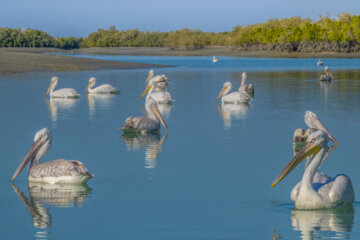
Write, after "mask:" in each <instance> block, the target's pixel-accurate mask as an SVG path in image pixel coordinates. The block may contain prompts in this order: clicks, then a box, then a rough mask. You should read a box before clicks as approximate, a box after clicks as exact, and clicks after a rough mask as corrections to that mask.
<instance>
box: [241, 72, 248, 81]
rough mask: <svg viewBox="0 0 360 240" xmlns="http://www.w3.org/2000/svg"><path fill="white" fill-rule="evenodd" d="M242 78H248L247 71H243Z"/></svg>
mask: <svg viewBox="0 0 360 240" xmlns="http://www.w3.org/2000/svg"><path fill="white" fill-rule="evenodd" d="M241 78H242V79H245V80H246V78H247V73H246V72H243V73H242V74H241Z"/></svg>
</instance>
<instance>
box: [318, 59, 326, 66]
mask: <svg viewBox="0 0 360 240" xmlns="http://www.w3.org/2000/svg"><path fill="white" fill-rule="evenodd" d="M323 64H324V63H323V62H322V61H321V59H320V58H319V61H318V62H317V65H318V66H322V65H323Z"/></svg>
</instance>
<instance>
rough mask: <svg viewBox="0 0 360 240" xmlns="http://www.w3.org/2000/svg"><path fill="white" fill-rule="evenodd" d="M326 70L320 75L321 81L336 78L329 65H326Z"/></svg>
mask: <svg viewBox="0 0 360 240" xmlns="http://www.w3.org/2000/svg"><path fill="white" fill-rule="evenodd" d="M324 71H325V73H324V74H322V75H321V76H320V81H328V82H330V81H331V80H333V79H334V76H333V75H332V73H331V72H330V69H329V67H328V66H325V67H324Z"/></svg>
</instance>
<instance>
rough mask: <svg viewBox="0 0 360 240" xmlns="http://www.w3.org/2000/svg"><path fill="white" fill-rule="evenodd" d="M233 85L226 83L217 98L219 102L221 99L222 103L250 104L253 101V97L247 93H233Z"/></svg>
mask: <svg viewBox="0 0 360 240" xmlns="http://www.w3.org/2000/svg"><path fill="white" fill-rule="evenodd" d="M231 88H232V84H231V83H230V82H225V83H224V86H223V88H222V89H221V91H220V93H219V94H218V96H217V97H216V100H215V101H217V100H218V99H219V98H220V97H221V103H235V104H237V103H248V102H250V101H251V99H252V98H251V97H250V95H249V94H247V93H246V92H245V91H238V92H232V93H229V92H230V91H231Z"/></svg>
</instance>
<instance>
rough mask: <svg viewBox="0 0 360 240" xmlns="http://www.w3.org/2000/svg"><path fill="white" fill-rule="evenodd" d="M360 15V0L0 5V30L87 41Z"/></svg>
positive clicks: (44, 0)
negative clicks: (97, 36)
mask: <svg viewBox="0 0 360 240" xmlns="http://www.w3.org/2000/svg"><path fill="white" fill-rule="evenodd" d="M342 12H350V13H352V14H357V15H359V14H360V0H250V1H249V0H247V1H243V0H222V1H220V0H177V1H174V0H127V1H124V0H61V1H59V0H58V1H54V0H11V1H9V0H0V27H10V28H22V29H26V28H33V29H39V30H43V31H45V32H48V33H50V34H51V35H52V36H54V37H70V36H74V37H86V36H87V35H88V34H89V33H92V32H96V31H97V30H98V29H99V28H104V29H108V28H109V27H110V26H115V27H116V28H117V29H124V30H127V29H139V30H147V31H163V32H167V31H171V30H178V29H182V28H185V27H186V28H191V29H200V30H203V31H211V32H224V31H231V30H232V28H233V27H234V26H236V25H248V24H255V23H260V22H266V21H267V20H268V19H270V18H284V17H293V16H301V17H310V18H311V19H313V20H317V19H318V16H319V14H322V15H326V14H329V15H330V17H336V16H337V15H338V14H340V13H342Z"/></svg>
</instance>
